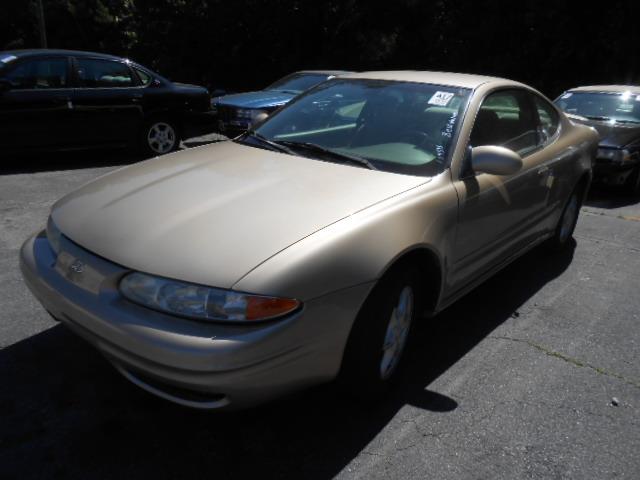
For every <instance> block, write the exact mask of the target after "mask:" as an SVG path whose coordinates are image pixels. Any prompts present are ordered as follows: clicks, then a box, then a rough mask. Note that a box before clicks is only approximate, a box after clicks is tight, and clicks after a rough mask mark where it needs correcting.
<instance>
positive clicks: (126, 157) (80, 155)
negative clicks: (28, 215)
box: [0, 133, 227, 175]
mask: <svg viewBox="0 0 640 480" xmlns="http://www.w3.org/2000/svg"><path fill="white" fill-rule="evenodd" d="M226 139H227V137H224V136H222V135H218V134H215V133H212V134H207V135H203V136H200V137H194V138H189V139H187V140H183V141H182V142H181V144H180V149H181V150H185V149H189V148H194V147H201V146H203V145H209V144H212V143H217V142H220V141H223V140H226ZM148 158H151V157H149V156H145V155H142V154H140V153H137V152H135V151H134V150H132V149H123V148H117V149H116V148H104V149H91V150H71V151H57V152H38V153H33V152H30V153H16V154H8V155H6V156H5V158H3V159H2V162H0V175H11V174H18V173H36V172H47V171H56V170H78V169H84V168H101V167H117V166H125V165H129V164H132V163H135V162H140V161H142V160H146V159H148Z"/></svg>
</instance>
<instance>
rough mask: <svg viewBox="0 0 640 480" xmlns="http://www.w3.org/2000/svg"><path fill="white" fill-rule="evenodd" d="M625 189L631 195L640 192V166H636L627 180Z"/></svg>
mask: <svg viewBox="0 0 640 480" xmlns="http://www.w3.org/2000/svg"><path fill="white" fill-rule="evenodd" d="M625 190H626V191H627V193H628V194H629V195H638V194H640V167H636V168H634V169H633V171H632V172H631V175H629V177H628V178H627V181H626V182H625Z"/></svg>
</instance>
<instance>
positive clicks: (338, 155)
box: [278, 140, 378, 170]
mask: <svg viewBox="0 0 640 480" xmlns="http://www.w3.org/2000/svg"><path fill="white" fill-rule="evenodd" d="M278 143H279V144H282V145H286V146H288V147H292V148H304V149H305V150H310V151H313V152H318V153H324V154H327V155H330V156H331V157H333V158H335V159H338V160H346V161H348V162H351V163H356V164H358V165H361V166H363V167H365V168H368V169H369V170H378V168H377V167H376V166H375V165H374V164H373V163H371V162H370V161H369V160H367V159H366V158H364V157H360V156H358V155H351V154H349V153H343V152H338V151H336V150H332V149H331V148H327V147H323V146H322V145H318V144H316V143H311V142H291V141H288V140H279V141H278Z"/></svg>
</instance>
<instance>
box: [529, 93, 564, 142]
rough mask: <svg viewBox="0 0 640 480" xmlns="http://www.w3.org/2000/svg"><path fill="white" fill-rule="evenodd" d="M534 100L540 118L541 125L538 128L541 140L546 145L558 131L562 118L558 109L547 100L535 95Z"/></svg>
mask: <svg viewBox="0 0 640 480" xmlns="http://www.w3.org/2000/svg"><path fill="white" fill-rule="evenodd" d="M533 102H534V105H535V106H536V110H537V111H538V119H539V120H540V126H539V128H538V137H539V142H540V144H541V145H544V144H545V143H547V142H548V141H549V139H550V138H551V137H553V136H554V135H555V134H556V132H557V131H558V128H559V127H560V118H559V116H558V112H557V111H556V109H555V108H553V107H552V106H551V105H550V104H549V102H547V101H546V100H544V99H542V98H540V97H538V96H537V95H534V96H533Z"/></svg>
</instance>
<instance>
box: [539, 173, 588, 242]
mask: <svg viewBox="0 0 640 480" xmlns="http://www.w3.org/2000/svg"><path fill="white" fill-rule="evenodd" d="M582 188H583V187H582V186H581V185H578V186H577V187H576V188H575V189H574V190H573V193H571V195H570V196H569V199H568V200H567V203H566V204H565V206H564V209H563V210H562V215H560V219H559V220H558V225H556V229H555V231H554V233H553V236H552V237H551V238H550V239H549V241H548V243H547V245H548V246H549V248H551V249H552V250H556V251H558V250H562V249H564V248H565V247H567V246H568V245H569V244H570V242H571V239H572V238H573V232H574V231H575V229H576V224H577V223H578V216H579V215H580V207H582V200H583V198H584V192H583V189H582Z"/></svg>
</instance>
